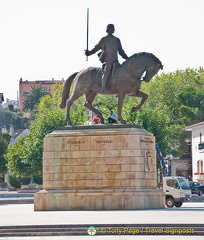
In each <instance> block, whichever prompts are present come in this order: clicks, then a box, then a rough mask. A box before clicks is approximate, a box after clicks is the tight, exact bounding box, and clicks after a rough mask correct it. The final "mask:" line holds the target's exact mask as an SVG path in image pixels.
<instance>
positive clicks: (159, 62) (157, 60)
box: [127, 52, 162, 64]
mask: <svg viewBox="0 0 204 240" xmlns="http://www.w3.org/2000/svg"><path fill="white" fill-rule="evenodd" d="M140 57H150V58H151V59H152V60H153V61H155V62H156V63H158V64H162V62H161V61H160V60H159V59H158V58H157V57H155V56H154V54H152V53H148V52H139V53H135V54H133V55H132V56H131V57H129V58H128V60H127V61H129V60H131V59H132V58H140Z"/></svg>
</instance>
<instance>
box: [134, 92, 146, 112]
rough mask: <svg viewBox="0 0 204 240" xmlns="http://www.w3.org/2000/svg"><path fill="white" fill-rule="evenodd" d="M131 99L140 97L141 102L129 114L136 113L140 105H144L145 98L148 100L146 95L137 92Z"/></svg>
mask: <svg viewBox="0 0 204 240" xmlns="http://www.w3.org/2000/svg"><path fill="white" fill-rule="evenodd" d="M131 97H141V98H142V100H141V102H140V103H139V104H138V105H137V106H136V107H133V108H132V110H131V112H136V111H138V110H139V109H140V108H141V107H142V105H143V104H144V103H145V101H146V100H147V98H148V94H146V93H143V92H140V91H139V92H137V93H136V94H134V95H131Z"/></svg>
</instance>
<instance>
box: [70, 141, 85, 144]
mask: <svg viewBox="0 0 204 240" xmlns="http://www.w3.org/2000/svg"><path fill="white" fill-rule="evenodd" d="M68 144H85V141H77V140H76V141H74V140H73V141H68Z"/></svg>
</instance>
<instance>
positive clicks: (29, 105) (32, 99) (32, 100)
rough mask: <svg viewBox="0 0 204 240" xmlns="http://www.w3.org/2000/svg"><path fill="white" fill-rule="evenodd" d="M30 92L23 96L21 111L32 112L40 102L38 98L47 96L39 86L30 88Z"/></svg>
mask: <svg viewBox="0 0 204 240" xmlns="http://www.w3.org/2000/svg"><path fill="white" fill-rule="evenodd" d="M31 88H32V90H31V92H30V93H29V94H24V95H23V97H24V100H23V110H32V109H33V108H34V107H35V105H36V104H38V103H39V102H40V98H41V97H43V96H45V95H47V94H49V93H47V92H45V91H43V88H42V87H41V86H34V87H33V86H31Z"/></svg>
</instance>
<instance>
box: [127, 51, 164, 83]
mask: <svg viewBox="0 0 204 240" xmlns="http://www.w3.org/2000/svg"><path fill="white" fill-rule="evenodd" d="M131 59H133V61H132V63H133V66H134V65H135V67H134V68H135V69H140V70H142V71H140V72H139V74H137V77H139V75H140V74H141V75H140V77H141V76H142V75H144V74H145V75H144V77H143V80H144V81H145V82H149V81H150V80H151V79H152V78H153V77H154V75H156V74H157V73H158V71H159V70H160V69H163V65H162V63H161V61H160V60H159V59H158V58H157V57H155V56H154V55H153V54H152V53H147V52H140V53H137V54H134V55H133V56H132V57H131Z"/></svg>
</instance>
